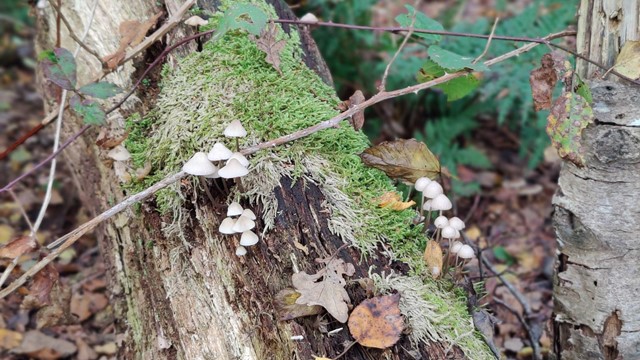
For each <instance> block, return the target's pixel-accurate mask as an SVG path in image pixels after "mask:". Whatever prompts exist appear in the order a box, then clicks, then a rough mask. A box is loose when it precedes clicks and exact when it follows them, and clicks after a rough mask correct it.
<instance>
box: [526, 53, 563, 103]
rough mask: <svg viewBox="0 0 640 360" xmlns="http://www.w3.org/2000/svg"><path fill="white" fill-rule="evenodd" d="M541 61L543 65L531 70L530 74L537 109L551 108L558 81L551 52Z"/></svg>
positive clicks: (532, 93)
mask: <svg viewBox="0 0 640 360" xmlns="http://www.w3.org/2000/svg"><path fill="white" fill-rule="evenodd" d="M540 63H541V66H540V67H539V68H537V69H534V70H533V71H531V74H530V75H529V83H530V84H531V95H532V96H533V108H534V109H535V110H536V111H540V110H542V109H549V108H551V101H552V99H553V89H554V88H555V86H556V84H557V83H558V74H557V73H556V70H555V68H554V64H553V58H552V57H551V54H545V55H544V56H543V57H542V60H541V61H540Z"/></svg>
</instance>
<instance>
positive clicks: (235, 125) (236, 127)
mask: <svg viewBox="0 0 640 360" xmlns="http://www.w3.org/2000/svg"><path fill="white" fill-rule="evenodd" d="M224 136H226V137H235V138H238V137H245V136H247V130H245V129H244V126H242V123H241V122H240V120H233V121H232V122H231V124H229V125H228V126H227V127H226V129H224Z"/></svg>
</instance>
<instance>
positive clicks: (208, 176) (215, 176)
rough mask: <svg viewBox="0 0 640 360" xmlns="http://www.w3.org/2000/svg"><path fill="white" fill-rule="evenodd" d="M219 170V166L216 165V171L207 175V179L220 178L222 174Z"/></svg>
mask: <svg viewBox="0 0 640 360" xmlns="http://www.w3.org/2000/svg"><path fill="white" fill-rule="evenodd" d="M214 166H215V165H214ZM218 170H220V169H218V167H217V166H216V172H214V173H213V174H211V175H205V178H207V179H218V178H220V175H218Z"/></svg>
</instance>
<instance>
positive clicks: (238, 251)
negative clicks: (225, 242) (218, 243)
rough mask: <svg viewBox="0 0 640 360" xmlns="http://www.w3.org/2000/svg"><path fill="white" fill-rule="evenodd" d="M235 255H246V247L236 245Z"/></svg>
mask: <svg viewBox="0 0 640 360" xmlns="http://www.w3.org/2000/svg"><path fill="white" fill-rule="evenodd" d="M236 255H237V256H245V255H247V249H246V248H245V247H244V246H238V247H237V248H236Z"/></svg>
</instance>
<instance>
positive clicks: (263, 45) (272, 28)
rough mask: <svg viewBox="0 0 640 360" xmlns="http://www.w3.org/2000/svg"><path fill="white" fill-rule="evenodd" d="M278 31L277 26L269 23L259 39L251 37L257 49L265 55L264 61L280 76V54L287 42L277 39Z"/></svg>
mask: <svg viewBox="0 0 640 360" xmlns="http://www.w3.org/2000/svg"><path fill="white" fill-rule="evenodd" d="M279 29H280V28H279V27H278V25H276V24H275V23H271V24H269V26H267V27H265V28H264V29H263V30H262V32H261V33H260V37H258V38H256V37H255V36H252V39H253V41H255V42H256V45H257V46H258V49H260V50H262V51H264V53H265V54H267V56H266V58H265V60H266V61H267V62H268V63H269V64H271V65H273V67H274V68H275V69H276V70H278V73H279V74H280V75H282V71H281V70H280V53H281V52H282V50H284V47H285V46H286V45H287V42H286V41H285V40H284V39H282V40H278V39H277V38H278V30H279Z"/></svg>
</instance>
